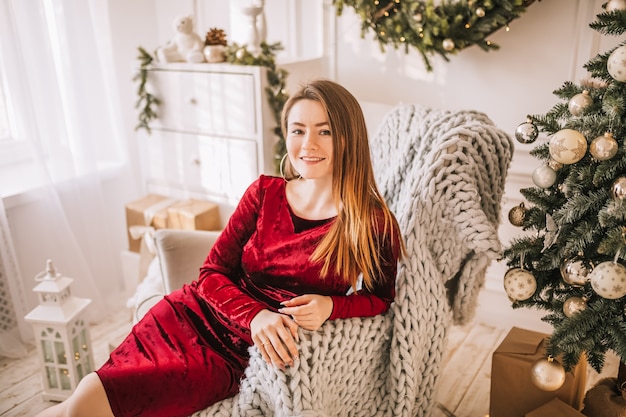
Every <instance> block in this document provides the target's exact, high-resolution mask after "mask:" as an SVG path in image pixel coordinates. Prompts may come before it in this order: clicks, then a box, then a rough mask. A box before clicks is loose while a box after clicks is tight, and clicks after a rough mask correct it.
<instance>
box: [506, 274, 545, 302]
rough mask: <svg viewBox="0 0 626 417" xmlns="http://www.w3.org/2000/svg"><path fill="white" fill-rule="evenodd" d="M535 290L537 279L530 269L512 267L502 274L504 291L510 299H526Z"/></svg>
mask: <svg viewBox="0 0 626 417" xmlns="http://www.w3.org/2000/svg"><path fill="white" fill-rule="evenodd" d="M536 290H537V280H536V279H535V276H534V275H533V274H532V273H531V272H530V271H527V270H525V269H522V268H512V269H509V270H508V271H507V272H506V274H504V291H505V292H506V294H507V295H508V296H509V297H510V298H511V299H512V300H516V301H524V300H528V299H529V298H530V297H532V296H533V294H534V293H535V291H536Z"/></svg>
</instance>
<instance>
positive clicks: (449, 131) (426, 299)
mask: <svg viewBox="0 0 626 417" xmlns="http://www.w3.org/2000/svg"><path fill="white" fill-rule="evenodd" d="M370 143H371V147H372V149H371V151H372V157H373V162H374V172H376V175H377V178H376V179H377V181H378V185H379V187H380V189H381V192H382V193H383V195H384V197H385V199H386V200H387V202H388V204H389V206H390V208H391V210H392V211H393V212H394V213H395V214H396V217H397V218H398V222H399V224H400V228H401V231H402V233H403V236H404V237H405V239H406V246H407V252H408V254H407V257H406V258H405V259H404V260H402V261H401V263H400V265H399V270H398V276H397V283H396V289H397V291H396V299H395V302H394V304H393V305H392V308H391V309H390V310H389V312H388V313H386V314H383V315H379V316H377V317H370V318H354V319H347V320H333V321H328V322H326V323H325V324H324V325H323V326H322V327H321V328H320V329H319V330H317V331H315V332H312V331H306V330H302V329H300V331H299V332H300V334H299V336H300V343H299V349H300V357H299V360H298V361H296V363H295V364H294V366H292V367H290V368H288V369H287V370H286V371H281V370H279V369H275V368H274V367H272V366H269V365H267V364H266V363H265V362H264V361H263V359H262V358H261V355H260V354H259V352H258V350H257V349H256V348H255V347H251V348H250V355H251V357H250V364H249V366H248V368H247V369H246V373H245V378H244V379H243V380H242V382H241V389H240V392H239V393H238V394H237V395H236V396H234V397H232V398H229V399H226V400H224V401H222V402H219V403H217V404H215V405H213V406H211V407H209V408H207V409H206V410H203V411H200V412H198V413H196V414H194V417H205V416H220V417H240V416H276V417H331V416H333V417H353V416H354V417H357V416H358V417H372V416H389V417H401V416H402V417H414V416H430V415H431V412H432V410H433V405H434V400H435V386H436V383H437V378H438V374H439V365H440V362H441V357H442V354H443V351H444V345H445V340H446V334H447V329H448V327H449V326H450V325H451V324H452V323H455V324H465V323H468V322H469V321H471V319H472V318H473V315H474V313H475V310H476V304H477V297H478V293H479V291H480V289H481V288H482V286H483V284H484V279H485V273H486V269H487V267H488V266H489V264H490V263H491V261H493V260H494V259H496V258H497V257H498V256H499V254H500V250H501V247H500V241H499V239H498V234H497V229H498V225H499V224H500V203H501V200H502V195H503V193H504V182H505V177H506V173H507V170H508V167H509V164H510V161H511V157H512V154H511V153H512V150H513V149H512V148H513V144H512V141H511V139H510V137H509V136H508V135H507V134H505V133H503V132H502V131H501V130H499V129H497V128H496V127H495V126H494V125H493V123H492V122H491V120H489V119H488V118H487V116H485V115H484V114H482V113H479V112H473V111H460V112H450V111H441V110H433V109H427V108H421V107H418V106H412V105H400V106H397V107H395V108H394V109H393V110H391V111H390V112H389V113H388V114H387V115H386V116H385V118H384V120H383V123H382V125H381V126H380V127H379V130H378V132H377V134H375V135H374V137H372V138H371V141H370ZM210 387H211V383H210V381H207V389H210Z"/></svg>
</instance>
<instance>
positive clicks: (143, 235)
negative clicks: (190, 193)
mask: <svg viewBox="0 0 626 417" xmlns="http://www.w3.org/2000/svg"><path fill="white" fill-rule="evenodd" d="M177 201H178V200H176V199H173V198H166V199H164V200H161V201H159V202H158V203H156V204H153V205H151V206H149V207H147V208H146V209H145V210H144V212H143V218H144V224H145V226H142V225H134V226H130V227H129V228H128V232H129V234H130V237H131V238H132V239H133V240H138V239H143V243H145V245H146V248H147V249H148V252H149V253H150V254H151V255H156V247H155V245H154V230H155V229H154V227H152V226H151V224H152V220H153V219H154V216H155V215H156V214H157V213H158V212H160V211H161V210H165V209H166V208H168V207H169V206H171V205H173V204H174V203H176V202H177Z"/></svg>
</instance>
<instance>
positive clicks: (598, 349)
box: [504, 10, 626, 372]
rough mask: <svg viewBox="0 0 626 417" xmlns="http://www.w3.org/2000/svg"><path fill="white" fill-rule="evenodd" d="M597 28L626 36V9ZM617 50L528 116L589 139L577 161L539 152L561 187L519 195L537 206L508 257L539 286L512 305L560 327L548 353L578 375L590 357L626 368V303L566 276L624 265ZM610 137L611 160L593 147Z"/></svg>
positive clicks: (622, 95)
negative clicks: (575, 306)
mask: <svg viewBox="0 0 626 417" xmlns="http://www.w3.org/2000/svg"><path fill="white" fill-rule="evenodd" d="M590 27H591V28H594V29H596V30H597V31H599V32H601V33H604V34H610V35H622V34H624V32H626V10H615V11H605V12H602V13H600V14H598V15H597V19H596V21H595V22H593V23H591V24H590ZM620 45H626V41H623V42H622V43H621V44H620ZM622 47H624V46H622ZM615 49H617V48H614V49H612V50H611V51H608V52H606V53H602V54H599V55H597V56H596V57H594V58H592V59H591V60H590V61H589V62H588V63H587V64H586V65H585V66H584V68H585V69H586V70H587V71H588V72H589V76H590V77H589V79H587V80H583V81H582V82H581V85H576V84H574V83H573V82H570V81H566V82H564V83H563V85H562V86H561V87H560V88H558V89H557V90H555V91H554V95H555V96H557V97H558V98H559V99H561V102H559V103H557V104H556V105H555V106H554V107H553V108H552V109H551V110H549V111H548V112H547V113H546V114H543V115H530V116H527V117H528V120H531V121H532V123H533V124H534V125H536V126H537V130H538V131H539V132H544V133H545V134H546V136H548V137H550V136H554V135H555V134H557V132H559V131H560V130H562V129H573V130H576V131H578V132H579V133H581V134H582V135H583V136H584V138H585V140H586V142H587V151H586V153H585V154H584V156H583V157H582V159H580V160H579V161H576V162H574V163H568V164H558V163H556V164H555V161H554V159H553V157H552V155H551V152H550V149H549V146H548V144H546V143H542V144H539V145H537V146H535V148H534V149H533V150H532V151H531V155H532V156H534V157H535V158H537V159H538V160H539V161H540V163H541V164H546V165H548V166H550V167H551V168H553V170H554V171H555V172H556V180H555V181H554V183H553V184H552V185H550V186H546V187H541V186H539V185H537V186H536V187H529V188H524V189H522V190H520V192H521V194H522V196H523V197H524V199H525V200H526V201H527V202H528V203H530V204H525V206H526V207H527V209H526V212H525V216H524V218H523V222H522V223H523V224H521V225H520V226H521V227H522V228H523V230H525V231H527V232H528V233H526V234H525V235H524V236H522V237H518V238H515V239H514V240H513V241H512V242H511V243H510V244H509V246H508V247H507V248H506V249H505V250H504V256H505V258H506V261H507V265H508V266H509V267H511V268H523V269H525V270H526V271H529V272H530V273H532V276H533V277H534V278H535V280H536V283H537V290H536V291H535V292H534V294H533V295H532V296H530V298H528V299H525V300H512V302H513V308H520V307H534V308H539V309H542V310H546V311H547V312H548V314H547V315H546V316H545V317H543V320H544V321H546V322H548V323H550V324H551V325H552V326H553V327H554V332H553V333H552V335H551V336H550V338H549V341H548V346H547V352H546V354H547V355H549V356H552V357H555V358H556V357H558V356H559V355H560V356H561V357H562V360H563V365H564V367H565V369H571V368H572V367H573V366H574V365H576V363H577V362H578V361H579V360H580V359H581V358H582V357H583V355H584V356H585V357H586V358H587V361H588V363H589V364H590V365H591V366H592V367H593V368H594V369H595V370H596V371H597V372H600V371H601V370H602V367H603V365H604V361H605V354H606V353H607V351H609V350H611V351H613V352H615V353H616V354H617V355H618V356H619V357H620V359H621V361H622V362H624V361H626V296H622V297H620V298H605V297H603V296H602V295H601V294H599V293H598V291H596V290H595V289H594V287H593V285H592V282H590V281H589V280H587V281H586V282H584V283H583V284H582V285H581V284H572V283H571V282H568V281H567V279H566V277H567V272H565V273H564V272H563V270H562V268H563V266H564V265H568V263H569V262H570V261H571V260H572V259H578V260H582V261H583V262H585V263H587V265H589V266H590V267H589V268H588V269H589V270H591V271H592V272H590V273H589V275H590V276H591V277H593V278H591V279H590V280H591V281H593V279H594V278H596V277H594V276H593V269H595V268H597V266H598V265H600V264H603V263H606V262H616V263H617V264H619V265H621V266H625V263H624V261H625V260H626V199H623V198H621V197H619V196H618V197H616V196H614V195H613V194H612V190H613V187H614V184H616V183H617V181H619V180H620V178H624V176H626V82H622V81H618V80H616V79H614V78H613V77H612V76H611V75H610V73H609V71H608V69H607V61H608V59H609V57H610V55H611V53H612V52H613V51H614V50H615ZM585 91H586V93H587V94H589V96H590V97H591V99H592V100H591V101H590V102H589V104H588V105H586V106H584V107H583V109H582V111H580V112H579V113H578V114H576V112H572V111H571V109H570V107H569V105H571V104H572V102H574V103H575V104H576V103H577V102H576V98H575V97H576V96H579V95H580V94H581V93H583V92H585ZM520 126H521V125H520ZM607 132H610V133H611V134H612V135H613V137H614V138H615V140H616V141H617V144H618V145H617V146H618V148H617V151H616V153H615V155H614V156H612V157H609V158H608V159H605V158H596V156H597V154H596V155H594V151H593V150H592V149H591V143H592V141H593V140H594V139H595V138H598V137H600V136H603V135H604V134H605V133H607ZM518 139H519V138H518ZM533 140H534V139H533ZM520 141H521V140H520ZM522 143H528V142H522ZM550 219H551V220H550ZM550 239H553V243H550V242H549V241H550ZM546 242H548V244H546ZM569 264H570V265H572V264H571V263H569ZM505 279H506V277H505ZM574 297H579V298H577V301H578V300H579V299H583V300H584V303H582V305H581V307H582V309H581V310H579V311H577V312H575V313H573V314H572V313H571V312H570V314H566V312H565V310H564V305H565V303H566V302H568V301H571V300H572V299H573V298H574Z"/></svg>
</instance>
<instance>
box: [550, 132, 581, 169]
mask: <svg viewBox="0 0 626 417" xmlns="http://www.w3.org/2000/svg"><path fill="white" fill-rule="evenodd" d="M549 149H550V156H551V157H552V158H553V159H554V160H556V161H557V162H560V163H562V164H575V163H576V162H578V161H580V160H581V159H582V158H583V157H584V156H585V153H586V152H587V139H585V137H584V136H583V135H582V133H580V132H578V131H577V130H574V129H561V130H559V131H558V132H556V133H555V134H554V136H552V138H551V139H550V144H549Z"/></svg>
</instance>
